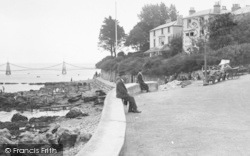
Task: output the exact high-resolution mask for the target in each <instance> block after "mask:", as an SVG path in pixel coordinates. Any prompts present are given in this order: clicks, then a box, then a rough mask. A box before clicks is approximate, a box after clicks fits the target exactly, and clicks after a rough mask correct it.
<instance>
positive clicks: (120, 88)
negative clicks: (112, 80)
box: [116, 72, 141, 113]
mask: <svg viewBox="0 0 250 156" xmlns="http://www.w3.org/2000/svg"><path fill="white" fill-rule="evenodd" d="M124 75H125V73H123V72H120V73H119V78H118V80H117V82H116V97H117V98H120V99H122V100H123V101H127V102H129V109H128V112H133V113H141V111H138V109H137V105H136V103H135V98H134V97H133V96H131V95H129V94H128V90H127V88H126V86H125V85H124ZM127 102H126V103H127Z"/></svg>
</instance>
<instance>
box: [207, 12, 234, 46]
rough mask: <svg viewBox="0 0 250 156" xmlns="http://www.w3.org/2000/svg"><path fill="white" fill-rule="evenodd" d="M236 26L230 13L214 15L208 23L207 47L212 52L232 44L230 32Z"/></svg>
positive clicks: (232, 39)
mask: <svg viewBox="0 0 250 156" xmlns="http://www.w3.org/2000/svg"><path fill="white" fill-rule="evenodd" d="M236 25H237V23H236V22H235V21H234V20H233V17H232V15H231V13H227V14H220V15H215V16H214V18H212V19H211V20H210V22H209V26H208V28H209V46H210V47H211V48H212V49H213V50H217V49H220V48H223V47H225V46H227V45H230V44H233V43H234V38H233V35H232V30H233V29H234V27H235V26H236Z"/></svg>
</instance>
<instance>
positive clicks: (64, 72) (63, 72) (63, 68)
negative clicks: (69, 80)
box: [62, 61, 67, 75]
mask: <svg viewBox="0 0 250 156" xmlns="http://www.w3.org/2000/svg"><path fill="white" fill-rule="evenodd" d="M62 74H63V75H66V74H67V70H66V65H65V62H64V61H63V67H62Z"/></svg>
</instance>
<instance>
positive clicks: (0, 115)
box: [0, 110, 69, 122]
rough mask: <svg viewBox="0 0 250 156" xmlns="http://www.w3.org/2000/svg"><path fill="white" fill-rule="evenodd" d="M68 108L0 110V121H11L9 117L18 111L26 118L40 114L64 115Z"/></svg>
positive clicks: (39, 115)
mask: <svg viewBox="0 0 250 156" xmlns="http://www.w3.org/2000/svg"><path fill="white" fill-rule="evenodd" d="M68 112H69V110H60V111H40V110H33V111H22V112H21V111H17V110H12V111H11V112H5V111H0V121H1V122H6V121H11V118H12V116H13V115H14V114H16V113H20V114H22V115H24V116H26V117H27V118H28V119H30V118H33V117H35V118H38V117H41V116H65V115H66V114H67V113H68Z"/></svg>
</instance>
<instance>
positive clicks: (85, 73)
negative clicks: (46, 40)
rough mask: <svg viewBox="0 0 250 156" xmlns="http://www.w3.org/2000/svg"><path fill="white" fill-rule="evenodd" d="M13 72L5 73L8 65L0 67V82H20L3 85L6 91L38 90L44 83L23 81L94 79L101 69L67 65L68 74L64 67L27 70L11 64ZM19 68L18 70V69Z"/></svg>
mask: <svg viewBox="0 0 250 156" xmlns="http://www.w3.org/2000/svg"><path fill="white" fill-rule="evenodd" d="M21 66H24V67H30V68H43V67H49V66H53V64H23V65H21ZM77 66H79V67H91V68H94V65H92V64H78V65H77ZM10 68H11V70H12V73H11V75H9V76H7V75H5V69H6V66H1V67H0V83H18V84H15V85H6V84H4V85H1V84H0V89H3V87H4V88H5V92H17V91H28V90H30V89H33V90H37V89H39V88H41V87H42V85H28V84H22V83H39V82H42V83H44V82H69V81H71V79H72V80H73V81H78V80H88V79H92V78H93V75H94V74H95V72H96V71H97V72H98V73H99V72H100V70H99V69H79V68H75V67H67V66H66V69H67V74H66V75H62V67H60V66H59V67H55V68H51V69H50V70H40V71H39V70H26V71H20V69H21V68H18V67H15V66H14V67H12V66H10ZM17 70H18V71H17Z"/></svg>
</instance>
